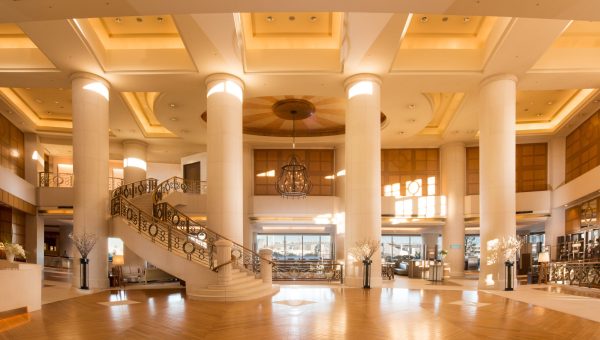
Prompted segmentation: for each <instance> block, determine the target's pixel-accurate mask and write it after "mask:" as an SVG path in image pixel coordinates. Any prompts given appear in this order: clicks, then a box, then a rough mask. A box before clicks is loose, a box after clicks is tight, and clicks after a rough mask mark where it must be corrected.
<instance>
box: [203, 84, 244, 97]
mask: <svg viewBox="0 0 600 340" xmlns="http://www.w3.org/2000/svg"><path fill="white" fill-rule="evenodd" d="M220 92H226V93H229V94H230V95H232V96H234V97H236V98H237V99H239V100H240V101H243V100H244V91H242V87H241V86H240V85H238V84H237V83H236V82H234V81H231V80H226V81H222V82H219V83H217V84H215V85H214V86H213V87H211V88H210V89H209V90H208V93H207V94H206V96H207V97H210V96H212V95H213V94H215V93H220Z"/></svg>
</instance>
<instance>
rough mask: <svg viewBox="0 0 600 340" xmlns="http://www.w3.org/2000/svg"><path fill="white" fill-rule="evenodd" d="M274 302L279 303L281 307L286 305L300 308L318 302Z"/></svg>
mask: <svg viewBox="0 0 600 340" xmlns="http://www.w3.org/2000/svg"><path fill="white" fill-rule="evenodd" d="M274 302H275V303H278V304H280V305H286V306H290V307H298V306H304V305H310V304H311V303H317V302H316V301H308V300H280V301H274Z"/></svg>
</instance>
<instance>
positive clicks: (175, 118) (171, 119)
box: [169, 117, 177, 122]
mask: <svg viewBox="0 0 600 340" xmlns="http://www.w3.org/2000/svg"><path fill="white" fill-rule="evenodd" d="M169 120H170V121H172V122H176V121H177V117H171V118H169Z"/></svg>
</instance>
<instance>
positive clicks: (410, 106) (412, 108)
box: [406, 104, 416, 110]
mask: <svg viewBox="0 0 600 340" xmlns="http://www.w3.org/2000/svg"><path fill="white" fill-rule="evenodd" d="M406 107H407V108H409V109H411V110H414V109H415V107H416V106H415V104H408V105H406Z"/></svg>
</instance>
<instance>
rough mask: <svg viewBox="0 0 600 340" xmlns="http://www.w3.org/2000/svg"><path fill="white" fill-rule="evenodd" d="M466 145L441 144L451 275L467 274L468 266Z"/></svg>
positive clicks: (445, 236)
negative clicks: (466, 263) (466, 245)
mask: <svg viewBox="0 0 600 340" xmlns="http://www.w3.org/2000/svg"><path fill="white" fill-rule="evenodd" d="M465 152H466V150H465V145H464V144H463V143H461V142H456V143H450V144H445V145H442V147H441V148H440V153H441V158H442V159H441V167H442V171H441V173H442V194H443V195H444V196H445V197H446V212H447V213H446V225H445V226H444V231H443V234H442V248H443V249H444V250H446V251H448V255H446V258H445V259H444V262H446V263H448V264H449V265H450V276H451V277H461V276H463V275H464V266H465V185H466V183H465V176H466V155H465Z"/></svg>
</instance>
